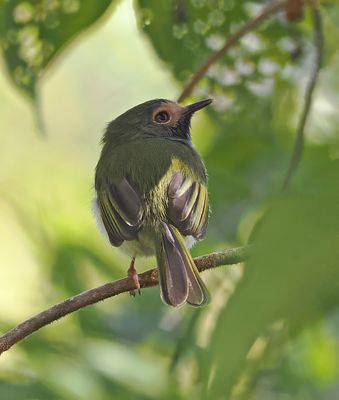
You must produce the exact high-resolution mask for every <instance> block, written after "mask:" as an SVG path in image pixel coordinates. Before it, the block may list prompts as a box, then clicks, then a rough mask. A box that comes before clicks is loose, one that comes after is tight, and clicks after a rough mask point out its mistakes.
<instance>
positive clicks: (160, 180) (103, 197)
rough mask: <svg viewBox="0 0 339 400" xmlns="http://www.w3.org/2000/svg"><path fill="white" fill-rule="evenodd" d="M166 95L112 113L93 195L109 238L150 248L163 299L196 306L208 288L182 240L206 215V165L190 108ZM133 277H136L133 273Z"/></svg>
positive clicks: (199, 234) (188, 241)
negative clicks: (193, 139) (194, 142)
mask: <svg viewBox="0 0 339 400" xmlns="http://www.w3.org/2000/svg"><path fill="white" fill-rule="evenodd" d="M210 102H211V100H210V99H207V100H202V101H200V102H198V103H194V104H192V105H190V106H187V107H181V106H180V105H178V104H176V103H174V102H170V101H168V100H162V99H157V100H152V101H149V102H146V103H143V104H140V105H138V106H136V107H134V108H132V109H131V110H128V111H127V112H126V113H124V114H122V115H121V116H119V117H118V118H117V119H115V120H114V121H112V122H111V123H110V124H109V125H108V127H107V130H106V133H105V136H104V139H103V144H104V146H103V150H102V153H101V157H100V160H99V162H98V165H97V169H96V177H95V189H96V192H97V198H96V200H95V202H96V206H97V209H98V214H99V219H100V222H102V225H103V228H104V231H105V232H106V233H107V236H108V239H109V240H110V242H111V244H112V245H113V246H116V247H120V248H121V249H122V250H123V251H125V252H126V253H127V254H129V255H130V256H131V257H132V258H133V264H132V265H131V268H132V267H133V266H134V259H135V257H138V256H148V255H152V254H155V255H156V257H157V262H158V267H159V273H160V287H161V295H162V299H163V300H164V301H165V302H166V303H167V304H170V305H172V306H179V305H181V304H184V303H186V302H187V303H190V304H192V305H195V306H201V305H203V304H205V303H206V302H207V301H208V292H207V290H206V288H205V286H204V284H203V282H202V280H201V278H200V276H199V273H198V271H197V270H196V267H195V264H194V262H193V259H192V257H191V255H190V253H189V250H188V248H187V246H190V245H192V243H193V242H194V241H195V240H201V239H203V238H204V236H205V233H206V228H207V223H208V214H209V206H208V193H207V178H206V171H205V167H204V164H203V162H202V159H201V157H200V155H199V154H198V152H197V151H196V150H195V148H194V147H193V145H192V142H191V136H190V119H191V116H192V114H193V113H194V112H195V111H196V110H198V109H200V108H202V107H204V106H206V105H208V104H209V103H210ZM136 282H137V281H136Z"/></svg>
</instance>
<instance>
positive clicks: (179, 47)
mask: <svg viewBox="0 0 339 400" xmlns="http://www.w3.org/2000/svg"><path fill="white" fill-rule="evenodd" d="M259 3H261V2H259ZM136 4H137V7H136V13H137V18H138V22H139V26H140V27H141V29H143V31H144V32H145V33H146V34H147V36H148V37H149V39H150V41H151V43H152V45H153V47H154V49H155V51H156V52H157V54H158V56H159V57H160V58H161V59H162V60H163V61H165V62H166V64H167V65H168V66H169V68H170V69H171V70H172V72H173V74H174V76H175V78H176V79H178V80H179V81H180V82H184V83H185V82H186V81H187V80H188V78H189V77H190V76H191V75H192V74H193V73H194V72H195V71H196V70H197V68H198V67H199V66H200V65H201V64H202V63H203V62H205V61H206V60H207V59H208V57H209V56H210V55H211V54H212V53H214V52H215V51H217V50H219V49H220V48H221V47H222V45H223V44H224V42H225V41H226V39H227V37H228V36H229V35H231V34H232V33H233V32H234V31H235V30H237V29H238V28H239V27H240V25H242V24H243V23H244V22H245V21H246V20H247V19H249V18H250V17H251V16H252V15H254V14H256V13H257V12H258V9H260V8H261V6H262V3H261V4H258V2H256V3H255V2H249V3H245V4H244V3H243V2H235V1H219V0H211V1H205V0H192V1H183V0H175V1H157V0H137V1H136ZM271 19H273V20H274V22H271V23H267V24H263V25H262V26H261V27H260V28H259V29H258V30H257V31H255V32H251V33H249V34H248V35H246V36H244V37H243V39H241V40H240V42H239V43H238V44H237V45H236V46H234V47H233V48H232V49H231V50H229V51H228V52H227V53H225V55H223V57H221V58H220V59H219V60H218V62H217V63H215V64H214V65H213V66H212V67H211V68H210V70H209V71H208V73H207V76H206V77H205V78H204V79H203V81H202V82H201V83H200V88H199V89H197V94H198V93H199V95H200V96H201V95H204V94H205V95H206V94H207V93H211V92H212V93H213V94H214V97H215V107H216V108H217V109H218V110H219V111H225V110H226V109H229V108H230V107H231V106H232V104H234V102H235V99H234V97H235V96H236V95H237V90H238V89H239V88H242V89H243V90H245V91H246V92H247V93H255V94H258V95H259V96H261V95H267V94H268V93H270V92H271V89H272V86H273V84H274V82H273V78H276V77H283V74H282V67H283V66H284V65H286V64H287V63H288V62H290V61H291V57H292V55H293V53H294V52H295V51H296V49H297V48H299V46H300V43H299V41H300V33H299V31H298V30H297V29H296V27H293V29H291V27H290V25H288V24H286V23H285V22H284V21H282V20H281V19H277V18H274V17H272V18H271Z"/></svg>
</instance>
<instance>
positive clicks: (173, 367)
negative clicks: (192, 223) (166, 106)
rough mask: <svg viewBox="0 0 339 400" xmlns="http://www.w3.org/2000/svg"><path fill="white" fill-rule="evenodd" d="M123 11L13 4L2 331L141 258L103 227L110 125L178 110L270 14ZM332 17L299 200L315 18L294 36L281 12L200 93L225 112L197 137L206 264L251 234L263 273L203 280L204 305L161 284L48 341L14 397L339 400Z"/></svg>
mask: <svg viewBox="0 0 339 400" xmlns="http://www.w3.org/2000/svg"><path fill="white" fill-rule="evenodd" d="M115 3H116V2H114V1H100V2H92V1H90V0H83V1H80V0H39V1H33V0H30V1H17V0H9V1H6V0H0V41H1V49H2V71H3V74H1V77H0V102H1V107H0V127H1V129H0V136H1V146H0V159H1V170H0V182H1V185H0V218H1V224H0V263H1V270H0V271H1V292H0V311H1V314H0V315H1V317H0V323H1V330H2V331H6V330H7V329H9V328H10V327H12V326H14V325H16V324H17V323H18V322H20V321H21V320H22V319H24V318H26V317H27V316H29V315H30V314H33V313H35V312H38V311H40V310H41V309H43V308H45V307H47V306H49V305H51V304H54V303H56V302H57V301H59V300H61V299H63V298H65V297H67V296H71V295H73V294H75V293H77V292H80V291H82V290H85V289H88V288H90V287H94V286H95V285H97V284H100V283H103V282H105V281H107V280H110V279H115V278H118V277H121V276H123V275H125V273H126V266H127V265H128V259H127V258H124V257H123V256H121V255H120V254H118V252H116V251H115V250H114V249H112V248H111V247H110V246H109V245H108V244H106V243H105V242H104V240H103V239H102V238H101V237H100V235H99V233H98V232H97V230H96V227H95V223H94V221H93V218H92V217H91V214H90V202H91V197H92V195H93V193H92V186H93V183H92V177H93V169H94V167H95V164H96V160H97V158H98V156H99V151H100V148H99V145H98V143H99V140H100V137H101V134H102V131H103V129H104V127H105V123H106V122H107V121H109V120H111V119H113V118H114V117H115V116H117V115H118V114H119V113H121V112H123V111H124V110H126V109H128V108H130V107H132V106H133V105H135V104H137V103H140V102H142V101H145V100H147V99H150V98H155V97H165V98H172V99H173V98H176V97H177V95H178V94H179V93H180V90H181V89H182V87H183V85H184V83H185V82H187V80H188V78H189V76H190V75H191V74H192V73H194V71H196V69H197V67H198V66H199V65H200V64H201V63H202V62H204V61H205V60H206V58H207V57H208V56H209V55H210V54H211V53H212V52H213V51H216V50H217V49H219V48H220V46H222V44H223V42H224V40H225V38H227V36H228V35H229V34H230V33H231V32H234V31H235V30H236V29H237V27H239V24H241V23H243V22H244V21H246V20H247V19H248V18H249V17H250V16H252V15H253V14H255V13H256V12H258V10H259V9H260V7H261V5H262V3H263V2H260V1H255V2H254V1H251V2H245V1H244V2H240V1H237V2H235V1H231V0H187V1H183V0H176V1H171V2H169V1H155V0H136V1H135V2H134V3H133V4H132V3H131V2H130V1H127V0H124V1H121V2H120V3H117V4H115ZM321 12H322V17H323V23H324V33H325V39H326V47H325V59H324V65H323V68H322V71H321V76H320V80H319V82H318V86H317V90H316V93H315V100H314V104H313V108H312V114H311V118H310V121H309V123H308V125H307V129H306V131H307V132H306V143H305V150H304V155H303V159H302V162H301V164H300V166H299V168H298V170H297V173H296V176H295V178H294V179H293V181H292V185H291V187H290V188H289V190H288V191H286V192H284V193H281V186H282V182H283V179H284V176H285V174H286V171H287V166H288V162H289V159H290V156H291V153H292V149H293V145H294V140H295V131H296V126H297V121H298V117H299V114H300V111H301V108H302V104H303V102H302V100H303V93H304V89H305V84H306V81H307V77H308V75H309V73H310V70H311V68H312V66H313V63H314V48H313V42H312V40H313V39H312V37H313V27H312V19H311V17H310V12H309V11H308V10H306V12H305V15H304V18H303V19H302V20H301V21H299V22H289V21H287V20H286V18H284V16H283V15H279V16H276V17H272V18H271V19H270V20H269V21H268V22H266V23H264V24H263V25H261V26H260V27H259V29H258V30H256V31H252V32H251V33H249V34H248V35H247V36H246V37H244V38H243V39H242V40H241V41H240V43H239V44H238V45H236V46H235V47H233V48H232V49H231V50H230V51H229V52H227V54H226V55H225V56H224V57H223V58H222V59H221V60H220V61H219V62H218V63H217V64H215V65H214V66H213V67H212V68H211V69H210V71H209V72H208V74H207V76H206V77H205V78H204V79H203V80H202V82H201V83H200V84H199V86H198V87H197V88H196V91H195V93H194V96H192V99H195V98H201V97H202V96H207V95H212V96H213V97H214V99H215V102H214V106H213V108H211V109H210V110H206V112H205V113H204V114H202V115H200V116H198V117H196V119H195V121H194V122H193V140H194V142H195V144H196V146H197V148H198V149H199V150H200V151H201V152H202V153H203V155H204V158H205V160H206V165H207V169H208V171H209V177H210V197H211V205H212V210H213V213H212V217H211V223H210V228H209V232H208V236H207V239H206V240H205V241H204V242H202V243H200V244H199V245H197V246H196V247H195V248H194V250H193V251H194V254H196V255H198V254H202V253H207V252H210V251H213V250H217V249H222V248H225V247H228V246H233V245H242V244H246V243H247V241H248V238H249V237H250V235H252V238H253V239H252V240H253V242H254V243H255V244H256V246H255V251H254V252H253V255H252V257H251V259H250V261H248V262H247V263H246V265H245V266H241V265H239V266H234V267H229V268H227V269H226V268H221V269H219V270H216V271H209V272H206V273H205V274H204V279H205V281H206V282H207V285H208V287H209V289H210V291H211V293H212V302H211V304H210V305H209V306H208V307H206V308H202V309H198V310H196V309H192V308H189V307H184V308H181V309H179V310H173V309H169V308H168V307H166V306H164V305H163V304H162V303H161V301H160V298H159V289H158V288H153V289H148V290H145V291H144V292H143V294H142V296H141V297H140V298H136V299H131V298H129V297H128V296H127V295H126V296H118V297H117V298H114V299H112V300H107V301H105V302H104V303H101V304H98V305H95V306H92V307H89V308H88V309H85V310H81V311H79V312H77V313H74V314H73V315H72V316H71V317H67V318H65V319H64V320H62V321H60V322H58V323H56V324H53V325H52V326H49V327H46V328H45V329H43V330H41V332H38V333H36V334H35V335H33V336H32V337H30V338H28V339H27V340H25V341H23V342H22V343H20V344H19V345H17V346H15V347H14V348H13V349H11V350H10V351H9V352H7V353H5V354H4V355H3V356H2V357H1V360H0V396H1V398H4V399H6V400H11V399H13V400H14V399H15V400H17V399H33V398H34V399H44V400H45V399H67V400H68V399H93V398H95V399H112V398H114V399H167V398H171V399H172V398H177V399H191V398H197V399H199V398H201V399H206V398H211V399H218V398H226V399H236V400H237V399H251V400H257V399H260V400H261V399H270V400H271V399H284V400H286V399H300V400H304V399H305V400H306V399H307V400H308V399H317V400H318V399H333V398H337V397H338V396H339V378H338V376H339V358H338V354H339V352H338V350H339V314H338V304H339V296H338V293H339V290H338V289H339V287H338V282H339V276H338V275H339V268H338V267H339V266H338V259H339V254H338V253H339V246H338V243H339V187H338V176H339V165H338V160H337V159H338V155H339V151H338V150H339V140H338V138H339V120H338V115H337V109H338V107H339V96H338V93H339V80H338V76H339V75H338V68H339V50H338V46H337V40H336V38H337V37H338V34H339V29H338V26H339V6H338V5H337V4H336V2H335V1H326V2H323V3H322V5H321ZM89 27H91V30H90V31H87V32H86V33H81V32H82V31H83V30H84V29H85V28H89ZM80 33H81V35H80V36H79V34H80ZM66 45H67V47H66ZM22 93H25V94H28V97H29V98H30V99H31V100H32V101H33V105H34V107H35V111H34V109H32V107H31V104H30V102H27V99H25V98H24V97H22V96H21V94H22ZM26 97H27V96H26ZM38 100H39V101H38ZM36 110H38V113H39V114H40V116H42V118H43V120H44V123H45V135H46V137H45V138H44V139H41V138H39V136H38V135H36V131H37V128H36V125H35V122H34V117H33V116H34V113H35V112H36ZM259 220H260V223H259V224H257V222H258V221H259ZM254 226H255V231H254V233H253V227H254ZM150 265H154V260H143V261H140V263H139V269H141V270H142V268H144V267H147V266H150Z"/></svg>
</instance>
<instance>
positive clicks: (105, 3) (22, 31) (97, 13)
mask: <svg viewBox="0 0 339 400" xmlns="http://www.w3.org/2000/svg"><path fill="white" fill-rule="evenodd" d="M112 3H115V1H114V0H101V1H91V0H83V1H81V0H27V1H25V0H23V1H22V0H11V1H6V0H1V1H0V45H1V49H2V52H3V55H4V58H5V63H6V67H7V71H8V74H9V76H10V77H11V79H12V80H13V82H14V83H15V85H16V86H17V87H18V88H20V89H21V90H22V91H23V92H24V93H26V94H28V95H29V96H30V97H31V98H34V96H35V90H36V85H37V82H38V80H39V78H40V77H41V76H42V74H43V73H44V72H45V70H46V68H47V67H48V65H49V64H50V63H51V62H52V61H53V60H54V59H55V57H56V55H57V54H58V52H60V50H62V48H63V47H64V46H65V45H67V44H68V43H69V42H70V41H71V40H72V39H74V37H75V36H76V35H78V34H79V33H80V32H81V31H83V30H84V29H86V28H88V27H89V26H91V25H92V24H93V23H94V22H96V21H97V19H98V18H100V17H101V16H102V15H103V14H104V12H105V11H106V10H107V8H108V7H109V6H110V4H112Z"/></svg>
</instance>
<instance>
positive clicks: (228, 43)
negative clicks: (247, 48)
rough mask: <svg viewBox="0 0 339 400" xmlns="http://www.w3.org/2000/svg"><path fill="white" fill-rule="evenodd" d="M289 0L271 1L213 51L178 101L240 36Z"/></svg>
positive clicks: (190, 90) (188, 92)
mask: <svg viewBox="0 0 339 400" xmlns="http://www.w3.org/2000/svg"><path fill="white" fill-rule="evenodd" d="M287 3H288V0H275V1H272V2H271V3H269V4H268V5H267V6H266V7H264V9H263V10H262V11H261V12H260V13H259V14H258V15H256V16H255V17H253V18H251V19H249V20H248V21H247V22H246V23H245V24H244V25H243V26H242V27H241V28H240V29H239V30H237V31H236V32H235V33H233V34H232V35H231V36H230V37H229V38H228V39H227V41H226V42H225V44H224V45H223V47H222V48H221V49H220V50H218V51H216V52H215V53H213V54H212V55H211V57H210V58H209V59H208V60H207V61H206V62H205V63H204V64H202V65H201V67H200V68H199V69H198V70H197V71H196V72H195V74H194V75H193V77H192V79H191V81H190V82H189V83H188V84H187V85H186V86H185V87H184V89H183V91H182V93H181V95H180V96H179V98H178V100H177V101H178V103H180V102H182V101H183V100H185V99H186V97H188V96H189V95H190V94H191V93H192V91H193V89H194V88H195V86H196V85H197V84H198V83H199V81H200V80H201V79H202V78H203V77H204V76H205V75H206V72H207V71H208V70H209V68H210V67H211V66H212V65H213V64H214V63H215V62H216V61H218V60H219V58H220V57H221V56H222V55H223V54H224V53H225V52H226V51H227V50H228V49H229V48H230V47H232V46H233V45H234V44H235V43H236V42H237V41H238V40H239V39H240V38H242V37H243V36H244V35H245V34H246V33H248V32H249V31H250V30H252V29H253V28H255V27H256V26H258V25H259V24H260V23H262V22H263V21H264V20H266V19H267V18H268V17H269V16H271V15H272V14H274V13H276V12H278V11H280V10H281V9H282V8H284V7H286V5H287Z"/></svg>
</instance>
